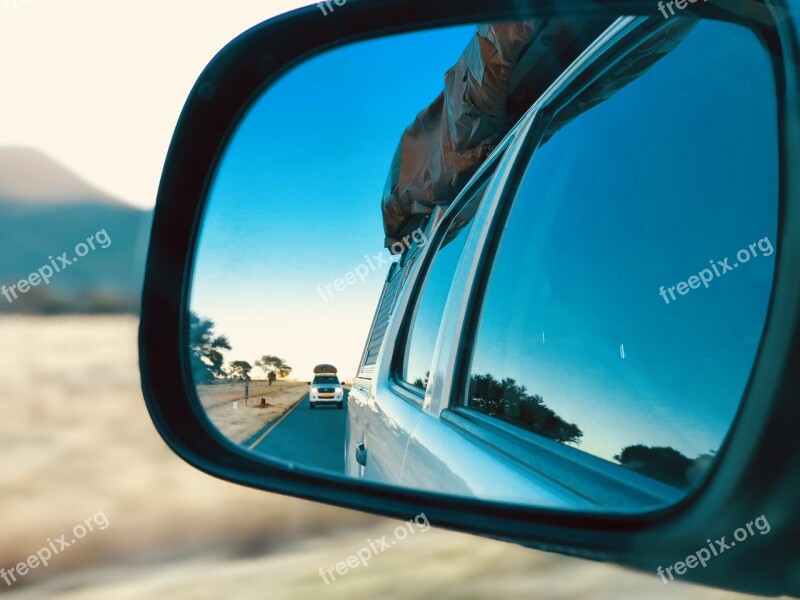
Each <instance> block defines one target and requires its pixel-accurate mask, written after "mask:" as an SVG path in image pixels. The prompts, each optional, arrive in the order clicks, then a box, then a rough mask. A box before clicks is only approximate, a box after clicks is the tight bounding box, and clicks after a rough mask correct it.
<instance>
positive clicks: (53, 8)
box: [0, 0, 311, 207]
mask: <svg viewBox="0 0 800 600" xmlns="http://www.w3.org/2000/svg"><path fill="white" fill-rule="evenodd" d="M15 4H16V5H17V6H18V9H17V10H16V11H15V10H14V9H13V6H14V5H15ZM306 4H311V3H310V2H304V1H303V0H268V1H265V0H229V1H227V2H210V1H207V0H205V1H200V2H198V1H197V0H169V1H168V2H163V1H156V0H136V1H135V2H134V1H131V0H69V1H64V0H59V1H56V0H0V87H2V90H3V97H2V110H0V146H7V145H24V146H34V147H36V148H38V149H40V150H42V151H44V152H45V153H46V154H49V155H50V156H52V157H54V158H55V159H57V160H58V161H59V162H61V163H63V164H65V165H66V166H67V167H69V168H70V169H72V170H74V171H75V172H76V173H78V174H79V175H80V176H82V177H83V178H85V179H87V180H88V181H89V182H91V183H93V184H95V185H96V186H98V187H100V188H101V189H103V190H106V191H107V192H109V193H111V194H112V195H114V196H117V197H119V198H121V199H123V200H126V201H128V202H131V203H133V204H136V205H138V206H143V207H149V206H152V205H153V204H154V203H155V197H156V191H157V189H158V182H159V178H160V176H161V169H162V167H163V163H164V158H165V156H166V153H167V148H168V145H169V141H170V139H171V137H172V132H173V128H174V126H175V122H176V121H177V119H178V115H179V114H180V110H181V108H182V107H183V103H184V101H185V100H186V97H187V95H188V94H189V91H190V90H191V88H192V85H193V84H194V82H195V80H196V79H197V77H198V76H199V74H200V73H201V71H202V70H203V68H204V67H205V66H206V64H208V62H209V61H210V60H211V59H212V58H213V57H214V55H215V54H216V53H217V51H219V50H220V49H221V48H222V47H223V46H224V45H225V44H227V43H228V42H229V41H230V40H232V39H233V38H234V37H236V36H237V35H239V34H240V33H242V32H243V31H245V30H246V29H249V28H250V27H252V26H253V25H256V24H258V23H260V22H261V21H263V20H266V19H268V18H269V17H272V16H274V15H277V14H280V13H282V12H286V11H287V10H290V9H292V8H297V7H299V6H303V5H306Z"/></svg>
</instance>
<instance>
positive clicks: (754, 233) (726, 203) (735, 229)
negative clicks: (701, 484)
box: [472, 22, 778, 459]
mask: <svg viewBox="0 0 800 600" xmlns="http://www.w3.org/2000/svg"><path fill="white" fill-rule="evenodd" d="M777 148H778V144H777V106H776V102H775V86H774V82H773V80H772V72H771V65H770V61H769V57H768V56H767V54H766V53H765V52H764V51H763V49H762V48H761V46H760V45H759V42H758V41H757V39H756V37H755V36H754V35H753V34H752V33H750V32H749V31H747V30H746V29H744V28H740V27H735V26H732V25H729V24H722V23H708V22H706V23H702V24H700V25H698V27H697V28H696V29H695V30H694V31H693V32H692V33H691V34H689V36H688V37H687V38H686V39H685V40H684V41H683V42H682V43H681V44H680V45H679V46H678V47H677V48H676V50H674V51H673V52H672V53H671V54H670V55H668V56H667V57H666V58H664V59H662V60H661V61H660V62H659V63H657V64H656V65H655V66H654V67H653V68H652V69H651V70H650V71H648V72H647V73H645V74H644V75H642V76H641V77H639V78H638V79H636V80H635V81H634V82H632V83H631V84H629V85H628V86H626V87H625V88H624V89H622V90H620V91H619V92H617V93H616V94H615V95H614V96H613V97H612V98H611V99H610V100H607V101H606V102H603V103H601V104H599V105H598V106H596V107H595V108H593V109H592V110H590V111H588V112H586V113H584V114H583V115H581V116H579V117H578V118H577V119H576V120H575V121H574V122H573V123H571V124H569V125H567V126H566V127H564V128H563V129H562V130H561V131H560V132H559V133H557V134H556V135H555V136H554V137H553V138H552V139H551V140H550V141H549V142H548V143H546V144H545V145H544V146H543V147H541V148H540V149H539V150H537V152H536V155H535V156H534V159H533V163H532V167H531V169H530V170H529V171H528V172H527V173H526V176H525V178H524V180H523V182H522V187H521V188H520V192H519V196H518V198H517V201H516V203H515V205H514V208H513V209H512V212H511V216H510V220H509V223H517V225H518V227H516V228H513V227H510V226H509V228H508V229H507V232H506V235H505V236H504V238H503V240H502V242H501V246H500V249H499V251H498V254H499V256H500V258H499V259H498V261H497V264H498V265H499V266H498V267H497V268H496V269H495V271H494V272H493V273H492V280H490V282H489V285H488V292H487V301H486V305H485V306H486V308H484V313H483V314H484V321H483V323H482V325H481V327H480V329H479V333H478V339H477V347H478V351H477V352H476V355H475V358H474V361H473V365H472V372H473V373H476V374H485V373H492V374H494V375H495V376H496V377H497V378H498V379H500V378H502V377H512V378H514V379H516V380H517V381H518V382H520V383H522V384H524V385H525V386H526V387H527V388H528V390H529V391H530V392H531V393H537V394H540V395H541V396H542V397H543V399H544V402H545V403H546V404H547V405H548V406H549V407H550V408H552V409H553V410H555V411H556V413H558V414H559V415H560V416H562V417H563V418H565V419H566V420H567V421H569V422H572V423H575V424H577V425H578V426H579V427H581V429H582V430H583V432H584V438H583V440H582V443H581V446H580V447H581V448H582V449H584V450H587V451H589V452H592V453H595V454H598V455H600V456H603V457H605V458H609V459H610V458H611V457H612V456H613V455H614V454H615V453H617V452H619V451H620V450H621V449H622V448H623V447H624V446H627V445H631V444H645V445H649V446H672V447H673V448H676V449H678V450H680V451H681V452H683V453H684V454H686V455H687V456H688V457H690V458H695V457H696V456H698V455H699V454H702V453H707V452H708V451H709V450H717V449H718V448H719V446H720V444H721V442H722V440H723V438H724V436H725V435H726V433H727V432H728V428H729V426H730V424H731V422H732V420H733V418H734V416H735V414H736V411H737V409H738V407H739V401H740V398H741V395H742V393H743V391H744V388H745V385H746V383H747V380H748V376H749V373H750V369H751V367H752V365H753V359H754V356H755V352H756V349H757V346H758V342H759V340H760V337H761V331H762V328H763V325H764V320H765V317H766V309H767V301H768V299H769V293H770V289H771V282H772V271H773V268H774V265H775V254H774V253H773V252H770V251H769V246H770V245H771V246H772V247H773V248H774V247H776V242H777V211H778V168H777V165H778V158H777ZM765 237H768V238H769V241H770V242H771V244H767V242H764V243H763V244H762V246H763V247H764V248H767V250H766V251H765V252H762V251H760V250H759V256H758V258H751V259H750V260H748V261H746V264H741V265H739V267H741V268H739V267H737V268H736V269H735V270H732V271H731V272H727V273H725V274H724V275H722V276H721V277H719V278H715V279H714V280H713V281H712V282H711V283H710V285H709V288H708V289H705V288H704V287H702V286H701V287H700V288H699V289H695V290H691V291H689V293H688V294H686V295H685V296H680V295H678V296H677V300H675V301H673V302H671V303H670V304H667V303H666V302H665V301H664V299H663V298H662V297H661V296H660V295H659V288H660V287H661V286H665V287H670V286H675V285H676V284H677V283H678V282H681V281H684V282H685V281H687V279H688V278H689V277H690V276H692V275H697V273H698V272H699V271H701V270H702V269H705V268H708V267H709V266H710V265H709V261H710V260H713V261H715V262H716V261H721V260H723V259H725V258H726V257H730V259H731V260H730V261H729V265H730V266H731V267H733V266H734V264H736V262H737V259H736V253H737V251H739V250H740V249H743V248H745V249H746V248H748V246H749V245H750V244H751V243H754V242H757V241H758V240H761V239H763V238H765ZM767 255H768V256H767ZM718 268H719V267H718ZM720 270H721V269H720ZM623 348H624V352H623Z"/></svg>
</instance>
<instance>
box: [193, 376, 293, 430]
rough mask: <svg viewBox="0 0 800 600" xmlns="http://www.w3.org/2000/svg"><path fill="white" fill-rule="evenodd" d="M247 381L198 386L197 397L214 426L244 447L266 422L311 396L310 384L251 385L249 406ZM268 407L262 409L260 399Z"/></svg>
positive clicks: (257, 383) (256, 382) (263, 383)
mask: <svg viewBox="0 0 800 600" xmlns="http://www.w3.org/2000/svg"><path fill="white" fill-rule="evenodd" d="M244 385H245V384H244V382H237V383H217V384H211V385H198V386H197V396H198V397H199V398H200V403H201V404H202V405H203V408H204V409H205V411H206V414H207V415H208V418H209V419H210V420H211V422H212V423H213V424H214V426H215V427H216V428H217V429H218V430H219V431H220V433H222V435H224V436H225V437H227V438H228V439H229V440H231V441H233V442H236V443H237V444H241V443H242V442H244V441H245V440H248V439H250V438H251V437H252V436H253V435H255V434H256V433H258V432H259V431H260V430H261V429H262V428H263V427H264V426H265V425H266V424H267V423H271V422H273V421H276V420H277V419H279V418H280V417H281V416H282V415H283V414H284V413H286V411H288V410H289V409H290V408H292V407H293V406H294V405H295V404H297V403H298V402H300V400H302V398H303V396H305V395H306V394H307V393H308V385H307V384H306V383H301V382H297V381H276V382H275V383H273V384H272V385H269V382H267V381H260V380H253V381H251V382H250V390H249V391H250V393H249V399H248V401H247V405H246V406H245V400H244ZM262 398H263V399H264V400H265V404H266V405H267V408H259V406H260V405H261V399H262Z"/></svg>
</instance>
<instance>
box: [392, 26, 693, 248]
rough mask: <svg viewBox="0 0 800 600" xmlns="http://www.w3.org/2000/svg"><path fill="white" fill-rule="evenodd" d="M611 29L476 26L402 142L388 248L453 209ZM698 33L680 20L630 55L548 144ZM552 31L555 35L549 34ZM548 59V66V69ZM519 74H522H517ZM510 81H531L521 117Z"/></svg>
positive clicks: (586, 94) (555, 126) (563, 116)
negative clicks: (412, 225) (550, 90)
mask: <svg viewBox="0 0 800 600" xmlns="http://www.w3.org/2000/svg"><path fill="white" fill-rule="evenodd" d="M607 25H608V24H607V23H606V24H601V29H597V26H598V23H596V22H595V23H593V24H591V25H590V24H589V22H588V21H587V22H586V23H581V22H577V23H576V22H575V21H572V22H569V21H553V20H551V21H549V22H542V23H537V22H534V21H521V22H516V23H501V24H494V25H482V26H480V27H478V30H477V32H476V34H475V36H474V37H473V39H472V40H471V41H470V43H469V45H468V47H467V49H466V50H465V51H464V53H463V54H462V55H461V58H460V59H459V60H458V63H457V64H456V65H455V66H454V67H453V68H452V69H450V70H449V71H448V72H447V74H446V76H445V89H444V91H443V92H442V93H441V94H440V95H439V96H438V97H437V98H436V100H435V101H434V102H433V104H431V105H430V106H428V107H427V108H426V109H425V110H423V111H422V112H421V113H420V114H419V115H418V116H417V118H416V119H415V121H414V123H412V125H411V126H410V127H409V128H408V129H406V131H405V132H404V133H403V136H402V138H401V140H400V145H399V147H398V149H397V152H396V153H395V156H394V160H393V162H392V169H391V171H390V173H389V178H388V180H387V182H386V188H385V189H384V194H383V201H382V211H383V222H384V231H385V233H386V245H387V247H388V246H389V245H391V244H392V243H393V242H394V241H395V240H396V239H398V238H399V237H400V236H401V235H402V234H403V230H404V228H405V227H406V226H407V225H408V224H409V222H411V221H412V220H413V218H414V217H415V216H417V215H424V214H428V213H430V212H431V210H432V208H433V207H435V206H437V205H444V206H446V205H449V204H450V203H451V202H452V201H453V200H454V199H455V198H456V196H457V195H458V194H459V192H460V191H461V190H462V189H463V187H464V186H465V185H466V184H467V182H468V181H469V180H470V178H471V177H472V175H474V173H475V172H476V171H477V170H478V168H479V167H480V165H481V164H482V163H483V161H484V160H485V159H486V158H487V157H488V155H489V154H490V153H491V151H492V150H493V149H494V147H495V146H496V145H497V144H498V143H499V142H500V141H501V140H502V138H503V137H504V136H505V135H506V134H507V133H508V131H509V130H510V129H511V127H513V125H514V123H515V122H516V121H517V120H518V119H519V118H520V117H521V116H522V114H523V113H524V110H523V109H527V107H529V106H530V103H531V102H532V100H533V99H535V98H536V97H538V95H539V94H540V93H542V92H543V91H544V89H545V88H546V87H547V85H549V84H550V83H552V81H553V80H554V78H555V76H556V74H557V73H558V72H560V71H561V70H562V69H563V68H564V67H566V66H567V65H568V64H569V63H570V62H572V60H574V58H575V57H576V56H577V54H579V52H580V51H581V50H582V49H583V48H585V47H586V44H587V40H591V39H594V38H595V37H596V35H597V32H598V31H601V30H602V28H605V26H607ZM693 27H694V23H693V22H689V21H681V20H676V23H675V24H674V25H671V26H669V27H667V28H665V29H664V30H663V31H662V32H661V33H660V34H659V35H657V36H655V37H653V38H651V39H650V40H648V41H647V42H646V43H644V44H643V45H642V46H640V47H639V48H637V50H636V51H634V52H631V53H630V54H629V55H627V56H625V57H624V59H623V60H622V61H620V62H619V63H618V64H617V65H615V66H614V67H613V68H612V69H611V71H610V72H609V73H607V75H606V76H604V77H603V78H602V79H601V80H599V81H598V82H596V83H594V84H593V85H591V86H589V87H588V88H587V89H585V90H584V91H583V92H582V93H581V94H579V96H578V97H577V98H575V99H574V100H573V101H572V102H570V104H569V105H568V106H566V107H565V108H564V109H563V110H561V111H559V112H558V113H557V114H556V116H555V118H554V120H553V121H552V122H551V123H550V125H549V127H548V130H547V131H546V132H545V133H544V140H547V139H549V138H550V137H551V136H552V135H553V134H554V133H555V132H556V131H558V130H559V129H560V128H562V127H564V126H565V125H566V124H567V123H569V122H570V121H571V120H572V119H574V118H576V117H577V116H578V115H580V114H581V113H583V112H585V111H587V110H589V109H590V108H592V107H593V106H596V105H597V104H599V103H601V102H604V101H605V100H607V99H609V98H610V97H611V96H613V95H614V94H615V93H616V92H617V91H618V90H620V89H621V88H623V87H625V86H626V85H627V84H628V83H630V82H631V81H633V80H634V79H636V78H638V77H640V76H641V75H642V74H643V73H644V72H645V71H647V70H648V69H649V68H650V67H651V66H652V65H653V64H655V63H656V62H657V61H658V60H660V59H661V58H662V57H663V56H665V55H666V54H668V53H669V52H671V51H672V50H674V49H675V47H677V46H678V45H679V44H680V42H682V41H683V39H684V38H685V36H686V35H687V34H688V33H689V31H691V29H693ZM553 31H556V32H558V34H557V35H551V32H553ZM537 38H538V39H537ZM534 42H535V43H534ZM526 53H527V55H526V57H524V60H522V62H521V59H523V54H526ZM543 58H546V59H547V60H549V61H550V65H549V68H548V67H547V60H542V59H543ZM517 68H519V71H520V72H517V73H515V69H517ZM538 70H541V71H542V72H539V71H538ZM532 76H533V77H532ZM537 77H538V78H539V79H540V81H538V82H536V81H535V79H536V78H537ZM512 78H513V79H514V80H516V81H517V82H519V81H520V80H526V81H527V84H526V85H527V90H523V92H524V91H527V92H528V93H531V94H532V96H531V97H528V98H527V99H525V102H523V103H522V106H520V107H519V108H518V109H516V110H514V109H509V106H510V105H511V104H514V103H516V104H519V102H518V101H519V98H511V97H510V95H509V94H510V92H511V89H510V83H511V81H512ZM531 80H534V83H533V84H532V83H531ZM518 87H525V86H518ZM519 91H520V90H519V89H517V90H515V92H519ZM517 95H519V94H517ZM523 98H525V97H524V95H523ZM512 100H514V102H512ZM542 143H544V142H542Z"/></svg>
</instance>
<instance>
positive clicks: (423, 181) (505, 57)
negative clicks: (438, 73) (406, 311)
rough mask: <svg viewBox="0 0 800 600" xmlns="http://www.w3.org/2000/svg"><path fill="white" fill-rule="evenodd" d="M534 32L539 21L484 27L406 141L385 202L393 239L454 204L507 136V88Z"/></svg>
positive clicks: (386, 224) (387, 228)
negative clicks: (414, 219) (419, 218)
mask: <svg viewBox="0 0 800 600" xmlns="http://www.w3.org/2000/svg"><path fill="white" fill-rule="evenodd" d="M534 31H535V24H534V22H533V21H522V22H517V23H502V24H497V25H482V26H480V27H478V31H477V32H476V34H475V36H474V37H473V38H472V40H471V41H470V43H469V45H468V46H467V48H466V50H464V53H463V54H462V55H461V58H460V59H459V60H458V63H456V65H455V66H454V67H453V68H451V69H450V70H449V71H447V73H446V75H445V87H444V91H443V92H442V93H441V94H439V96H438V97H437V98H436V100H435V101H434V102H433V104H431V105H430V106H428V107H427V108H426V109H425V110H423V111H422V112H421V113H420V114H419V115H418V116H417V118H416V120H415V121H414V123H413V124H412V125H411V126H410V127H409V128H408V129H407V130H406V132H405V133H404V134H403V136H402V138H401V140H400V145H399V147H398V149H397V153H396V154H395V158H394V161H393V164H392V169H391V173H390V175H389V179H388V181H387V186H386V190H385V192H384V197H383V218H384V230H385V232H386V235H387V237H388V238H395V237H399V235H400V233H401V231H402V228H403V225H404V223H405V222H406V221H407V219H408V218H409V217H411V216H412V215H413V214H414V213H415V212H416V213H417V214H419V213H424V212H426V211H427V212H430V209H431V207H433V206H434V205H436V204H448V203H450V202H452V201H453V199H454V198H455V197H456V195H457V194H458V192H459V191H460V190H461V188H462V187H463V186H464V184H466V183H467V181H468V180H469V178H470V177H471V176H472V174H473V173H474V172H475V171H476V170H477V168H478V167H479V166H480V164H481V163H482V162H483V160H484V159H485V158H486V157H487V156H488V155H489V153H490V152H491V151H492V148H493V147H494V145H495V144H497V142H498V141H499V140H500V139H502V137H503V136H504V135H505V133H506V131H507V130H508V128H507V120H508V118H507V115H506V97H507V95H508V82H509V80H510V79H511V74H512V72H513V70H514V67H516V65H517V62H518V61H519V57H520V55H521V54H522V51H523V50H524V49H525V47H526V46H527V45H528V44H529V43H530V42H531V40H532V39H533V32H534ZM415 205H417V206H415Z"/></svg>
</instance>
